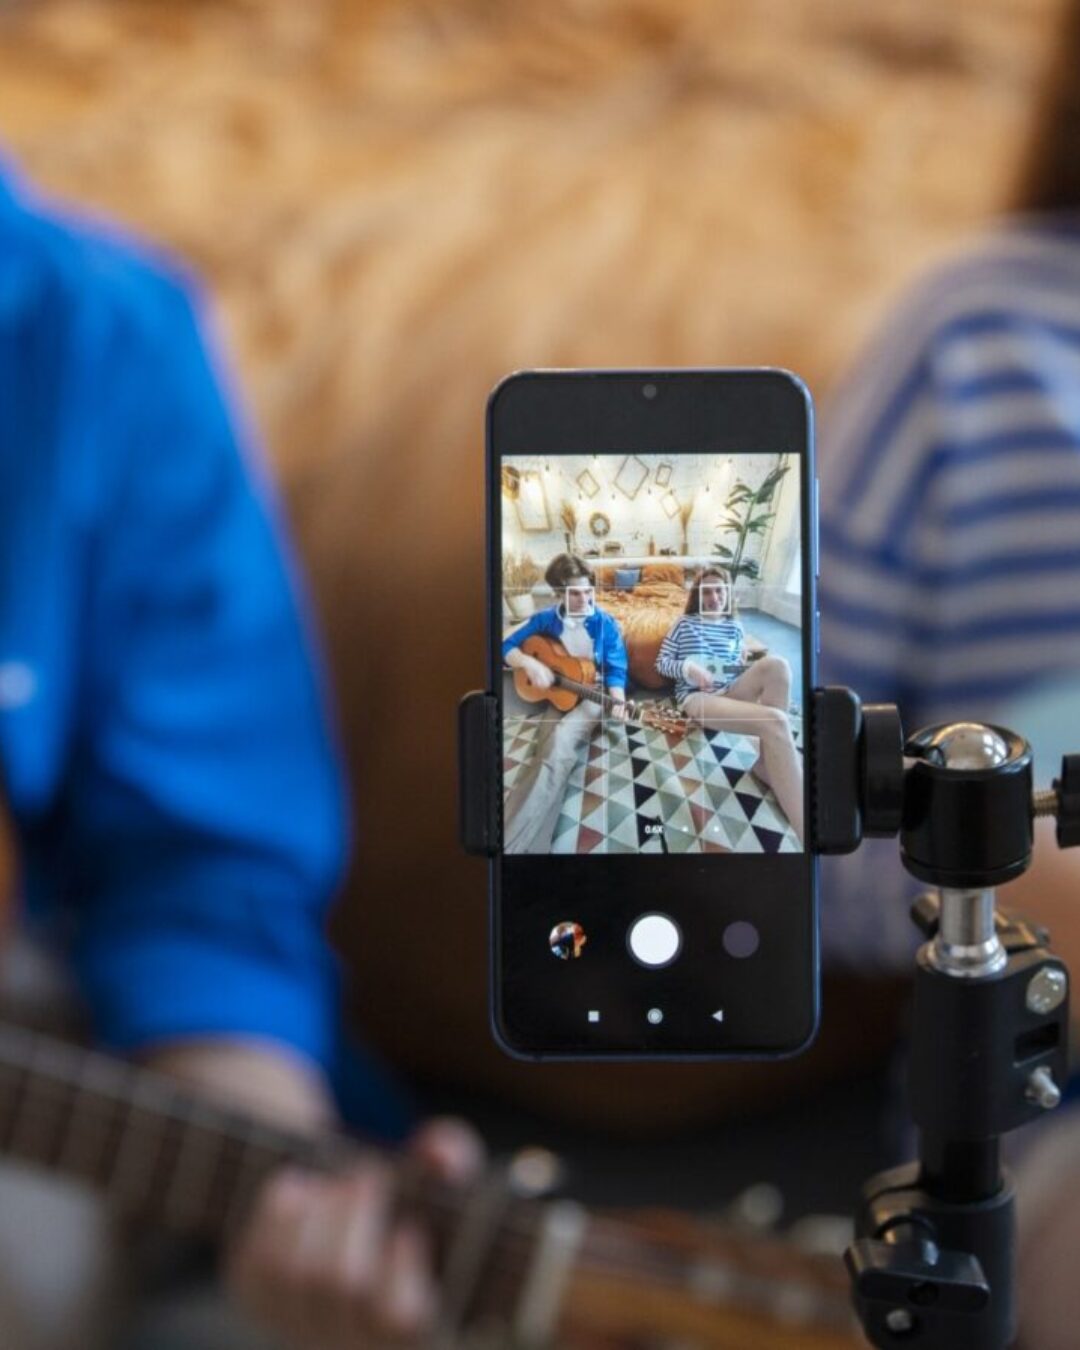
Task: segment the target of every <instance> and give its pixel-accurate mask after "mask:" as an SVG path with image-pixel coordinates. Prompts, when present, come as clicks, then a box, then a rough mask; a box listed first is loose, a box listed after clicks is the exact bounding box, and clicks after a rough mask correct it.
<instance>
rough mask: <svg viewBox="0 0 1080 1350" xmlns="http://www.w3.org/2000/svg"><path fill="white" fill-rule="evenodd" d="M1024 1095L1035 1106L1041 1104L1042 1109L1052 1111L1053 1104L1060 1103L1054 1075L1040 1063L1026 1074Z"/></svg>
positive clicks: (1059, 1093)
mask: <svg viewBox="0 0 1080 1350" xmlns="http://www.w3.org/2000/svg"><path fill="white" fill-rule="evenodd" d="M1024 1096H1025V1097H1026V1098H1027V1099H1028V1101H1029V1102H1031V1103H1032V1104H1033V1105H1035V1106H1041V1107H1042V1109H1043V1110H1044V1111H1052V1110H1053V1109H1054V1107H1055V1106H1060V1105H1061V1089H1060V1088H1059V1087H1058V1085H1057V1084H1056V1083H1055V1082H1054V1075H1053V1074H1052V1073H1051V1072H1050V1070H1049V1069H1048V1068H1047V1067H1046V1065H1045V1064H1044V1065H1042V1066H1041V1067H1040V1068H1038V1069H1032V1071H1031V1073H1030V1074H1029V1076H1028V1080H1027V1087H1026V1088H1025V1089H1024Z"/></svg>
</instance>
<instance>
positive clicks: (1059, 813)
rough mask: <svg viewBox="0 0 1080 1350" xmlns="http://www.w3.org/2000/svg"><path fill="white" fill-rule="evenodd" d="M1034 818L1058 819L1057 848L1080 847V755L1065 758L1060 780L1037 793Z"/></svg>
mask: <svg viewBox="0 0 1080 1350" xmlns="http://www.w3.org/2000/svg"><path fill="white" fill-rule="evenodd" d="M1034 813H1035V815H1036V816H1056V817H1057V842H1058V848H1075V847H1076V845H1077V844H1080V755H1063V756H1062V759H1061V777H1060V778H1055V779H1054V786H1053V787H1052V788H1049V789H1048V790H1045V791H1042V792H1036V794H1035V812H1034Z"/></svg>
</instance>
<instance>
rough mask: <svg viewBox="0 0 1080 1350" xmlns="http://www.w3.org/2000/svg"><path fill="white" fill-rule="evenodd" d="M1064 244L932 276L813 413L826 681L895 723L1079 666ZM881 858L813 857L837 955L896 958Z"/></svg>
mask: <svg viewBox="0 0 1080 1350" xmlns="http://www.w3.org/2000/svg"><path fill="white" fill-rule="evenodd" d="M1069 249H1070V250H1071V252H1066V251H1064V249H1063V247H1059V246H1057V245H1055V246H1046V245H1044V244H1040V245H1039V246H1038V247H1036V246H1034V245H1032V244H1031V243H1030V241H1023V240H1021V239H1019V237H1017V239H1015V240H1014V241H1013V242H1011V243H1010V242H1009V241H1008V240H1007V239H1006V240H1005V242H1004V243H1003V244H1002V245H1001V246H1000V247H998V248H997V249H986V250H983V251H982V252H981V253H979V254H976V255H974V256H973V258H972V259H970V260H968V261H966V262H964V263H961V264H958V265H954V267H953V268H952V269H951V270H946V271H943V272H942V273H940V274H939V275H938V276H937V277H936V278H935V279H934V280H933V282H932V284H931V285H929V286H927V287H924V288H923V289H922V290H921V291H920V292H919V293H918V294H917V295H916V298H915V301H914V303H912V304H910V305H909V306H908V307H907V308H906V309H905V310H903V311H902V312H901V313H900V315H899V316H898V318H897V320H895V321H894V322H893V323H892V324H891V325H889V327H888V328H887V329H886V331H885V333H884V335H883V337H882V338H881V339H880V340H879V341H878V343H877V344H876V345H875V346H874V348H873V349H872V350H871V353H870V355H869V357H868V359H866V360H864V362H863V363H862V364H861V366H860V367H859V369H857V370H856V372H855V374H854V376H853V377H852V378H851V379H849V381H848V382H847V384H846V385H845V386H844V388H843V389H842V390H841V391H840V393H839V395H838V397H837V398H836V399H835V400H834V403H833V406H832V407H831V409H829V410H827V414H826V417H825V420H824V424H823V438H822V455H821V489H822V493H821V495H822V518H821V547H822V556H821V609H822V671H821V673H822V678H823V680H824V681H825V682H828V683H841V684H848V685H851V686H852V687H853V688H854V689H856V691H857V692H858V693H859V694H860V695H861V696H862V697H863V698H864V699H866V700H886V701H895V702H897V703H898V704H899V705H900V708H901V712H902V714H903V716H904V721H905V726H906V727H907V728H908V729H909V730H914V729H915V728H916V727H917V726H919V725H925V724H926V723H929V722H936V721H940V720H946V719H951V718H954V717H968V718H972V717H977V718H982V719H990V720H993V719H994V717H995V713H996V711H997V710H1000V709H1001V707H1002V705H1003V703H1004V701H1005V700H1007V699H1008V698H1009V697H1011V696H1013V695H1014V694H1016V693H1017V691H1019V690H1022V689H1024V688H1030V687H1032V686H1034V685H1036V684H1037V683H1038V682H1040V681H1043V680H1048V679H1053V678H1056V677H1057V676H1059V675H1060V673H1061V672H1062V671H1065V670H1068V669H1070V668H1071V669H1075V668H1076V667H1077V665H1078V664H1080V397H1078V395H1077V393H1076V389H1077V383H1078V380H1080V285H1078V283H1080V244H1078V243H1077V241H1075V240H1074V241H1073V242H1072V243H1071V244H1070V245H1069ZM1070 279H1071V286H1069V285H1067V284H1066V283H1067V282H1069V281H1070ZM895 852H896V846H895V843H893V842H892V841H886V842H885V843H884V844H883V845H881V846H879V845H877V844H872V845H863V847H862V848H861V849H860V851H859V853H857V854H856V855H854V856H853V857H852V858H850V859H844V860H833V861H831V862H829V864H828V865H827V867H826V868H825V870H824V872H823V876H824V877H825V882H826V885H825V905H824V910H823V912H824V916H825V947H826V951H827V953H830V954H831V955H832V956H833V958H834V959H835V958H836V957H837V956H838V954H839V956H840V959H841V960H843V959H844V954H845V953H846V954H850V955H852V956H853V957H854V959H855V960H857V961H858V962H859V964H861V965H865V964H866V963H867V960H868V959H869V960H871V962H872V961H873V958H874V957H875V956H878V955H881V956H885V957H886V959H888V952H889V950H890V949H891V950H893V951H894V952H895V953H897V954H898V953H899V952H901V951H903V952H904V953H905V954H906V952H907V950H908V948H909V945H910V944H909V942H908V940H907V938H906V934H904V935H902V934H903V930H905V929H906V927H907V920H906V918H905V917H904V909H905V908H906V907H905V906H902V905H900V904H899V903H898V898H899V896H900V895H901V894H906V893H910V891H911V890H912V889H913V883H909V882H908V881H907V879H906V878H905V877H904V875H903V874H902V873H901V871H900V869H899V865H898V864H897V863H896V862H895ZM889 853H891V854H892V861H891V862H890V860H889V859H888V857H887V856H886V855H887V854H889ZM882 869H884V870H882ZM871 879H873V884H874V888H875V889H874V891H873V892H870V891H869V889H868V887H869V885H870V882H871ZM864 911H865V913H864ZM883 919H885V920H886V924H887V926H886V929H885V930H881V929H879V927H878V926H879V925H880V924H881V922H882V920H883ZM868 944H870V945H873V946H874V947H875V948H876V951H874V952H871V951H870V950H869V946H868Z"/></svg>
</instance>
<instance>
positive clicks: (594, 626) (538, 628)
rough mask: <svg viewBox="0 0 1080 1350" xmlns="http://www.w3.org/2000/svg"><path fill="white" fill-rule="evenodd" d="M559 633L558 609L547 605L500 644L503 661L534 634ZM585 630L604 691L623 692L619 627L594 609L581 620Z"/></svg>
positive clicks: (622, 648)
mask: <svg viewBox="0 0 1080 1350" xmlns="http://www.w3.org/2000/svg"><path fill="white" fill-rule="evenodd" d="M562 631H563V618H562V606H561V605H550V606H549V607H548V608H547V609H541V610H537V612H536V613H535V614H534V615H533V616H532V618H531V619H529V620H528V621H527V622H526V623H523V624H522V626H521V627H520V628H517V629H515V630H514V632H512V633H511V634H510V636H509V637H508V638H506V639H505V640H504V641H503V645H502V654H503V660H504V661H505V660H506V657H507V656H508V654H509V653H510V651H511V650H512V649H513V648H514V647H520V646H521V644H522V643H523V642H524V641H525V639H526V638H528V637H532V635H533V634H534V633H542V634H544V636H545V637H553V638H556V639H558V638H561V637H562ZM585 631H586V633H588V635H589V636H590V637H591V638H592V640H593V655H594V657H595V661H596V668H597V670H598V671H599V672H600V678H601V679H602V680H603V682H604V687H605V688H606V689H625V688H626V675H627V667H628V665H629V659H628V657H627V655H626V643H625V642H623V635H622V632H621V631H620V629H619V625H618V624H617V623H616V622H615V620H614V619H613V618H612V617H611V615H610V614H608V613H607V611H606V610H603V609H599V608H597V609H594V610H593V612H592V613H591V614H590V615H589V616H588V618H586V620H585Z"/></svg>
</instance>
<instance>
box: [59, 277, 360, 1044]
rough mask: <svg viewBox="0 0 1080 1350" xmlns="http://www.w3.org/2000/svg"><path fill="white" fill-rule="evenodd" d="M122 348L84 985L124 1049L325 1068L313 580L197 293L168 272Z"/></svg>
mask: <svg viewBox="0 0 1080 1350" xmlns="http://www.w3.org/2000/svg"><path fill="white" fill-rule="evenodd" d="M112 343H113V350H112V352H111V361H110V369H111V370H112V371H114V372H116V376H115V384H114V387H113V388H111V389H110V390H108V391H107V400H106V402H107V406H108V407H109V409H110V412H109V422H108V423H107V424H106V425H105V426H104V427H103V428H102V430H103V433H104V436H105V438H106V440H107V441H108V442H109V444H110V445H111V447H112V458H111V460H110V464H109V470H110V471H111V473H112V475H113V477H112V480H111V483H110V487H109V491H108V494H107V501H106V504H105V505H104V506H102V507H101V516H100V520H99V523H98V532H97V536H96V538H95V540H94V544H93V553H92V555H91V556H92V559H93V569H92V573H91V575H90V577H88V579H87V594H88V608H87V616H86V622H85V635H84V643H85V678H84V681H83V684H84V688H83V690H82V693H81V698H80V707H79V709H78V713H77V725H78V733H77V738H78V748H77V751H76V753H75V755H74V761H73V765H72V770H71V774H70V780H69V804H68V809H69V812H70V819H71V826H72V828H71V836H72V840H73V844H74V858H73V867H72V872H73V877H72V884H73V887H74V889H75V891H76V902H77V903H76V910H77V917H78V930H77V933H76V939H75V945H74V952H73V956H74V960H75V963H76V969H77V973H78V976H79V978H80V982H81V984H82V986H83V988H84V991H85V994H86V996H87V998H88V1000H89V1004H90V1009H91V1013H92V1016H93V1019H94V1022H95V1030H96V1032H97V1034H98V1036H99V1037H100V1038H101V1039H102V1040H103V1041H104V1042H105V1043H106V1044H108V1045H111V1046H113V1047H116V1048H118V1049H123V1050H128V1049H133V1048H136V1047H142V1046H146V1045H149V1044H153V1043H159V1042H163V1041H168V1040H173V1039H178V1038H189V1037H198V1036H218V1035H221V1036H230V1035H232V1036H243V1037H256V1038H269V1039H271V1040H274V1041H278V1042H282V1043H285V1044H287V1045H290V1046H292V1047H294V1048H295V1049H296V1050H298V1051H299V1052H301V1053H303V1054H304V1055H306V1056H309V1057H311V1058H312V1059H314V1060H316V1061H318V1062H321V1063H323V1064H327V1063H328V1061H329V1060H330V1058H331V1056H332V1052H333V1050H332V1048H333V1046H334V1042H335V1037H336V1034H337V1027H336V1020H337V1011H338V1009H337V1003H338V998H337V972H336V969H335V966H334V962H333V958H332V956H331V953H330V949H329V947H328V944H327V939H326V936H325V933H324V925H325V919H326V910H327V906H328V903H329V901H330V899H331V897H332V896H333V894H334V892H335V890H336V888H337V885H338V882H339V879H340V876H341V872H342V869H343V866H344V860H345V852H346V848H345V823H344V822H345V803H344V790H343V782H342V775H341V771H340V764H339V762H338V758H337V750H336V746H335V742H334V738H333V736H332V733H331V729H330V725H329V722H328V713H327V707H326V699H325V690H324V688H323V687H322V678H321V671H320V669H319V666H318V664H317V660H316V654H315V649H314V645H313V636H312V633H311V632H310V631H309V629H308V626H307V622H306V618H305V612H304V605H303V600H302V595H301V590H300V585H299V578H298V576H297V574H296V572H295V570H294V566H293V563H292V560H291V558H290V556H289V552H288V548H287V545H286V541H285V537H284V532H283V529H282V523H281V521H280V519H279V518H278V512H277V506H276V504H275V502H274V499H273V497H272V494H271V491H270V489H269V485H268V483H267V482H266V481H265V479H264V478H263V476H262V474H261V472H260V470H259V468H258V466H257V465H256V464H255V463H254V462H253V461H251V460H250V459H249V458H247V457H246V456H245V452H244V450H243V449H242V447H241V444H240V436H239V434H238V429H237V427H236V425H235V423H234V421H233V419H232V417H231V416H230V413H229V411H228V409H227V407H226V402H225V398H224V396H223V393H222V389H221V385H220V383H219V378H218V376H217V373H216V371H215V369H213V368H212V366H211V362H210V358H209V356H208V352H207V348H206V346H205V344H204V340H203V336H202V333H201V331H200V328H199V325H198V322H197V320H196V317H195V314H194V312H193V310H192V307H191V305H190V302H189V301H188V299H187V298H186V296H185V295H184V294H183V293H182V292H181V291H180V290H179V288H174V287H173V286H172V285H171V283H166V282H164V281H162V282H161V286H160V289H159V290H157V291H155V292H154V293H153V296H152V299H151V301H149V302H148V303H147V304H146V305H144V306H143V307H142V309H141V310H140V312H139V313H138V315H137V318H136V319H135V320H132V319H131V316H128V319H127V321H125V322H124V323H123V324H121V325H119V326H118V331H117V333H116V334H115V335H114V336H113V339H112Z"/></svg>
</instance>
